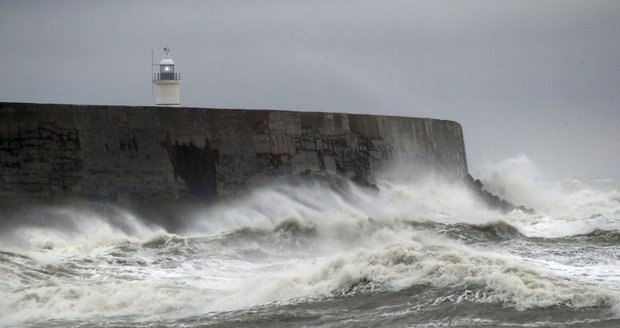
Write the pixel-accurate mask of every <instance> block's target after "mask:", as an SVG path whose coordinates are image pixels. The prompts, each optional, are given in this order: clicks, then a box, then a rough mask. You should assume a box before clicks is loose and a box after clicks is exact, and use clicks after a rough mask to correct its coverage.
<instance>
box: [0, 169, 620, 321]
mask: <svg viewBox="0 0 620 328" xmlns="http://www.w3.org/2000/svg"><path fill="white" fill-rule="evenodd" d="M530 165H531V164H530V163H528V162H527V160H524V159H523V158H517V159H515V160H512V161H509V162H505V163H502V164H501V165H497V166H495V167H493V168H490V169H487V170H486V171H483V172H479V173H478V176H480V177H481V178H483V181H484V182H485V183H486V187H487V188H488V189H490V190H493V191H494V192H496V193H498V194H501V195H502V196H505V197H506V198H508V199H510V200H511V201H514V202H515V203H519V204H525V205H526V206H530V207H534V208H535V209H536V210H537V212H536V214H525V213H522V212H520V211H513V212H511V213H507V214H503V213H500V212H496V211H492V210H489V209H486V208H485V207H483V206H482V205H481V204H480V203H479V202H478V201H477V200H476V199H475V198H474V197H473V196H472V195H471V194H470V193H469V192H468V191H467V189H466V188H464V187H462V186H460V185H458V184H452V183H447V182H442V181H439V180H437V179H430V178H429V179H427V180H424V181H416V182H408V181H406V180H400V181H397V182H395V181H391V182H390V181H381V182H380V183H379V191H378V192H374V191H368V190H362V189H359V188H356V187H355V186H349V187H348V188H345V190H335V189H333V188H328V187H326V186H325V185H323V184H320V183H308V184H306V185H294V186H293V185H279V186H271V187H265V188H262V189H259V190H255V191H253V192H252V193H251V194H250V195H248V196H247V197H245V198H243V199H240V200H236V201H234V202H229V203H223V204H219V205H217V206H214V207H210V208H206V209H203V210H200V211H195V212H193V213H192V214H188V216H187V217H185V218H184V219H183V220H182V222H180V223H179V224H178V225H177V226H175V228H174V229H171V228H164V226H161V225H158V224H155V223H152V222H151V221H152V220H149V218H148V217H138V216H135V215H134V214H132V213H131V212H129V211H127V210H125V209H122V208H116V207H110V206H93V207H91V208H90V209H85V208H83V207H81V208H77V207H76V208H73V207H69V206H67V207H62V208H33V209H30V211H29V212H28V213H25V214H23V215H24V217H23V218H17V219H15V218H12V219H11V220H7V219H6V218H3V219H4V220H5V221H4V222H5V224H3V225H2V228H1V231H0V277H1V279H0V326H2V327H11V326H20V327H68V326H69V327H128V326H130V327H444V326H445V327H447V326H449V327H620V192H619V187H620V183H619V182H618V181H616V180H611V179H607V180H604V179H598V180H592V179H589V180H586V179H572V180H564V181H559V182H545V183H543V182H540V181H537V180H536V177H535V176H534V175H532V174H531V172H530V171H531V170H530V168H529V166H530ZM7 222H8V223H7Z"/></svg>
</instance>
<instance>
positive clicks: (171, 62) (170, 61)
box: [159, 57, 174, 65]
mask: <svg viewBox="0 0 620 328" xmlns="http://www.w3.org/2000/svg"><path fill="white" fill-rule="evenodd" d="M159 65H174V62H173V61H172V59H170V57H168V58H164V59H162V60H161V63H159Z"/></svg>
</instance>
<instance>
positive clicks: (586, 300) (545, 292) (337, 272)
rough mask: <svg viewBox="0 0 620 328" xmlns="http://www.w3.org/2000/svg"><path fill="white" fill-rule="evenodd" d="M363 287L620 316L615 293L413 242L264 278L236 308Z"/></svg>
mask: <svg viewBox="0 0 620 328" xmlns="http://www.w3.org/2000/svg"><path fill="white" fill-rule="evenodd" d="M309 268H312V269H309ZM360 284H362V285H366V286H367V287H366V288H354V290H392V291H397V290H402V289H405V288H409V287H412V286H419V285H426V286H433V287H443V288H464V287H467V288H474V289H477V291H476V292H473V295H478V296H479V297H469V298H467V297H465V296H467V295H465V296H463V297H462V298H461V301H462V300H469V301H486V302H488V301H493V302H501V303H505V304H507V305H512V306H515V307H516V308H517V309H519V310H524V309H529V308H534V307H550V306H566V307H574V308H588V307H604V308H608V309H611V310H612V311H617V310H618V309H619V306H618V304H619V303H620V294H619V293H618V292H616V291H610V290H605V289H602V288H599V287H596V286H591V285H583V284H578V283H576V282H573V281H570V280H566V279H563V278H559V277H556V276H553V275H547V274H544V273H541V272H538V271H536V270H533V269H531V268H528V267H527V266H525V265H523V264H520V263H519V262H518V261H516V260H514V259H512V258H509V257H506V256H499V255H493V254H489V253H486V252H482V251H478V250H474V249H471V248H465V247H463V246H462V245H446V243H445V242H444V243H442V244H436V243H430V244H424V243H416V242H413V243H410V244H408V245H394V246H391V247H387V248H382V249H367V250H362V251H359V252H357V253H351V254H341V255H338V256H333V257H328V258H324V259H322V260H320V261H319V263H312V264H309V263H304V264H303V265H301V264H300V266H298V267H297V269H296V270H291V271H288V272H286V273H283V274H276V275H275V276H270V277H262V278H261V279H258V280H257V281H253V282H252V283H251V284H250V285H248V286H246V288H247V289H242V290H241V291H240V292H239V293H240V294H243V295H246V296H245V297H244V298H243V299H242V301H241V303H240V304H237V305H249V304H260V303H264V302H270V301H275V300H282V299H291V298H304V297H313V296H317V295H329V294H331V293H334V292H336V293H338V291H339V290H343V289H344V290H351V288H352V287H356V286H358V285H360ZM480 295H484V297H480ZM235 296H239V295H235ZM470 296H471V295H470ZM457 299H458V298H457ZM235 301H237V300H235ZM226 302H228V303H231V302H233V300H231V298H230V297H228V298H224V299H223V300H219V301H218V305H219V306H222V304H225V303H226ZM229 305H230V304H229ZM616 313H617V314H620V312H616Z"/></svg>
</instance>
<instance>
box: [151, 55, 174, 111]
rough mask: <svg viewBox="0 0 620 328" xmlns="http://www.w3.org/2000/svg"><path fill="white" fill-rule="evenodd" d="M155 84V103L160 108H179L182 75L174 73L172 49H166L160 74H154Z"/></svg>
mask: <svg viewBox="0 0 620 328" xmlns="http://www.w3.org/2000/svg"><path fill="white" fill-rule="evenodd" d="M153 83H154V84H155V102H156V103H157V105H160V106H179V105H180V104H181V99H180V97H179V86H180V85H181V74H180V73H175V72H174V62H173V61H172V58H170V49H168V48H164V59H162V60H161V62H160V63H159V73H155V74H153Z"/></svg>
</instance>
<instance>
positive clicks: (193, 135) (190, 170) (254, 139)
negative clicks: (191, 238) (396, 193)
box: [0, 103, 467, 201]
mask: <svg viewBox="0 0 620 328" xmlns="http://www.w3.org/2000/svg"><path fill="white" fill-rule="evenodd" d="M403 163H406V164H407V165H406V167H407V168H408V169H409V170H415V171H416V173H412V174H418V173H417V172H424V171H427V170H430V169H431V168H432V170H434V171H435V172H437V173H438V174H441V175H444V176H446V177H448V178H450V179H462V178H463V177H465V176H466V175H467V163H466V157H465V147H464V142H463V134H462V130H461V126H460V125H459V124H458V123H456V122H452V121H444V120H434V119H423V118H409V117H393V116H375V115H355V114H342V113H313V112H294V111H276V110H239V109H209V108H183V107H180V108H164V107H129V106H91V105H63V104H31V103H0V199H5V200H7V199H19V198H27V199H37V200H39V199H40V200H55V199H66V198H83V199H95V200H108V201H150V200H172V201H176V200H196V201H209V200H212V199H215V198H219V197H228V196H233V195H237V194H240V193H242V192H244V191H245V190H247V189H248V188H250V187H251V186H253V185H255V184H260V183H263V182H265V181H269V180H270V179H272V178H273V177H275V176H289V175H300V174H307V173H315V174H319V175H325V176H332V175H336V174H338V175H341V176H345V177H349V178H355V179H363V180H365V181H368V182H370V183H372V182H374V180H375V178H376V177H377V175H378V174H380V173H381V172H383V171H385V170H388V169H390V168H392V167H394V166H398V165H401V164H403Z"/></svg>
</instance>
